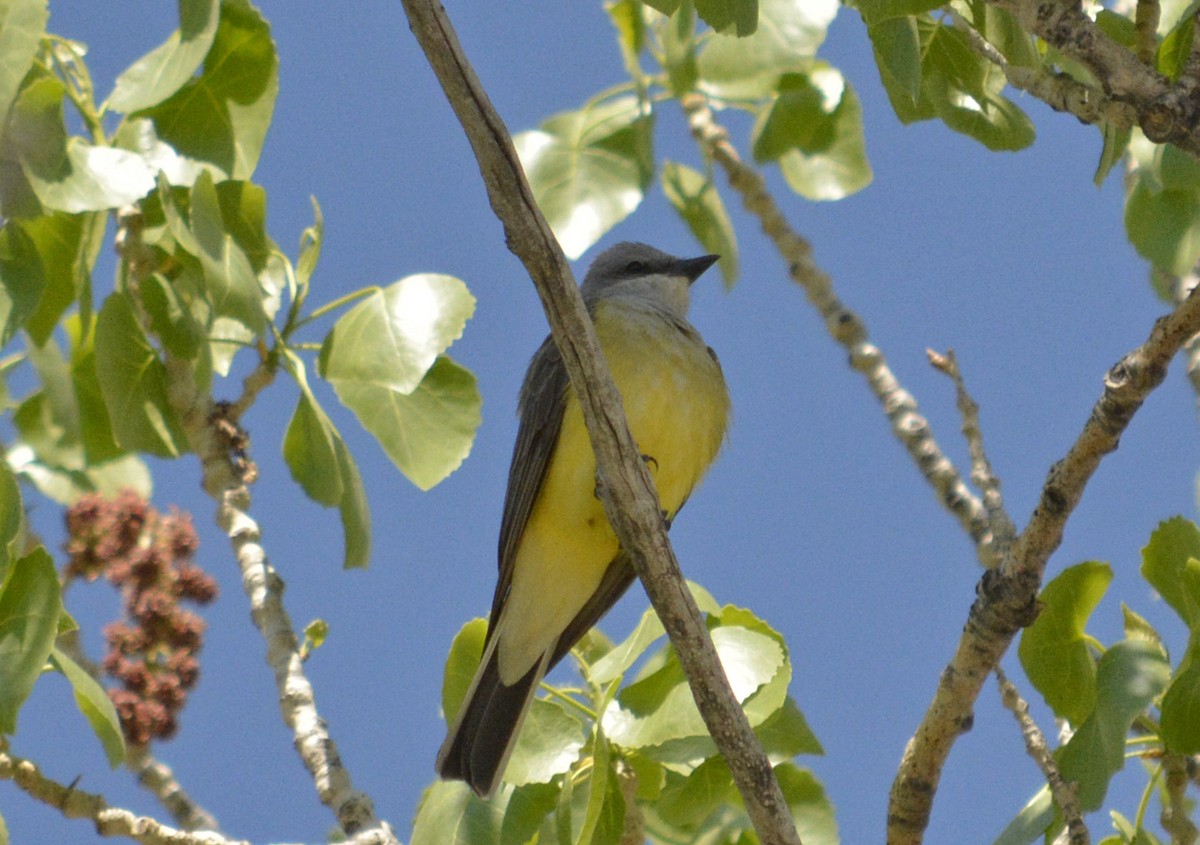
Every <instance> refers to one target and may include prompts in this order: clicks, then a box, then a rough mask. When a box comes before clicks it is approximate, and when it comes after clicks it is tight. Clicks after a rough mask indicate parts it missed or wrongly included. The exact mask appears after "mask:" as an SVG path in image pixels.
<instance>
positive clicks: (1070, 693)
mask: <svg viewBox="0 0 1200 845" xmlns="http://www.w3.org/2000/svg"><path fill="white" fill-rule="evenodd" d="M1111 582H1112V567H1110V566H1109V565H1108V564H1106V563H1099V562H1097V561H1088V562H1086V563H1080V564H1076V565H1075V566H1071V567H1068V568H1067V569H1065V570H1063V572H1062V573H1060V574H1059V575H1058V576H1057V577H1056V578H1054V580H1052V581H1051V582H1050V583H1048V584H1047V585H1046V586H1045V588H1044V589H1043V590H1042V594H1041V596H1040V600H1041V603H1042V612H1041V613H1040V614H1039V615H1038V618H1037V620H1036V621H1035V622H1034V623H1033V624H1032V625H1030V626H1029V627H1028V628H1026V629H1025V631H1024V633H1022V635H1021V644H1020V646H1019V647H1018V651H1017V653H1018V654H1019V656H1020V658H1021V666H1022V667H1023V668H1024V669H1025V674H1026V675H1028V676H1029V680H1030V681H1031V682H1032V683H1033V685H1034V687H1036V688H1037V690H1038V692H1040V693H1041V694H1042V696H1043V697H1044V698H1045V699H1046V703H1047V704H1049V705H1050V707H1051V708H1052V709H1053V710H1054V713H1055V715H1057V716H1058V717H1060V718H1063V719H1067V720H1068V721H1069V722H1070V723H1071V724H1072V725H1076V726H1078V725H1080V724H1081V723H1082V722H1083V720H1084V719H1086V718H1087V716H1088V714H1089V713H1091V712H1092V707H1093V705H1094V704H1095V702H1096V659H1095V657H1093V656H1092V651H1091V647H1090V645H1089V644H1088V638H1087V633H1086V630H1085V629H1086V626H1087V621H1088V618H1089V617H1090V616H1091V615H1092V611H1093V610H1095V609H1096V605H1097V604H1099V603H1100V599H1101V598H1102V597H1103V596H1104V593H1105V591H1106V590H1107V589H1108V585H1109V583H1111Z"/></svg>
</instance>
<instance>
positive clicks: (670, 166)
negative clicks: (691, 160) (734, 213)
mask: <svg viewBox="0 0 1200 845" xmlns="http://www.w3.org/2000/svg"><path fill="white" fill-rule="evenodd" d="M662 186H663V192H664V193H665V194H666V195H667V199H668V200H670V202H671V205H673V206H674V207H675V210H676V211H677V212H678V213H679V216H680V217H682V218H683V222H685V223H687V225H688V228H689V229H691V230H692V234H693V235H695V236H696V240H698V241H699V242H700V245H701V246H702V247H704V249H706V250H707V251H708V252H710V253H713V254H714V255H719V256H721V259H720V261H719V262H718V265H719V266H720V268H721V277H722V278H723V279H724V280H725V286H726V287H727V288H728V287H730V286H732V285H733V282H734V281H735V280H736V279H737V274H738V247H737V236H736V234H735V233H734V230H733V223H732V222H730V220H729V215H728V214H727V213H726V211H725V204H724V203H722V202H721V195H720V193H718V191H717V187H716V185H714V184H713V183H712V180H710V179H708V178H706V177H705V176H704V174H702V173H700V172H699V171H698V170H693V169H692V168H690V167H688V166H686V165H683V164H678V163H676V162H673V161H668V162H665V163H664V164H663V170H662Z"/></svg>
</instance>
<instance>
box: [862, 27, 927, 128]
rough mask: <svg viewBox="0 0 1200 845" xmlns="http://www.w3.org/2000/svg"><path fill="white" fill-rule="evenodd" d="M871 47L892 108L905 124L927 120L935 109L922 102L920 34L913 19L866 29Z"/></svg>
mask: <svg viewBox="0 0 1200 845" xmlns="http://www.w3.org/2000/svg"><path fill="white" fill-rule="evenodd" d="M867 35H868V36H870V38H871V48H872V50H873V51H874V54H875V63H876V64H877V65H878V66H879V75H880V78H881V79H882V80H883V85H884V88H885V89H886V90H887V93H888V96H889V97H890V98H891V101H892V108H894V109H895V110H896V114H897V116H899V118H900V120H901V121H903V122H905V123H911V122H912V121H914V120H928V119H929V118H931V117H933V116H934V112H933V109H932V108H931V107H930V106H929V105H928V104H924V108H922V103H921V78H922V72H921V53H922V49H921V33H920V29H919V27H918V26H917V20H916V18H914V17H910V16H907V15H906V16H903V17H889V18H887V19H885V20H882V21H880V22H879V23H877V24H874V25H872V26H869V27H868V28H867Z"/></svg>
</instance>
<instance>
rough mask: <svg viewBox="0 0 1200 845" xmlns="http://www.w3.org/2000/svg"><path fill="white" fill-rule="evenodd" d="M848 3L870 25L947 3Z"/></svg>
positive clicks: (870, 0)
mask: <svg viewBox="0 0 1200 845" xmlns="http://www.w3.org/2000/svg"><path fill="white" fill-rule="evenodd" d="M847 5H850V6H852V7H853V8H855V9H858V11H859V13H860V14H861V15H862V18H863V23H865V24H866V25H867V26H868V27H871V26H875V25H876V24H880V23H883V22H884V21H890V20H896V19H897V18H911V17H914V16H916V15H922V14H924V13H926V12H932V11H933V10H934V9H939V8H941V7H942V6H944V5H946V4H945V0H854V2H852V3H849V4H847Z"/></svg>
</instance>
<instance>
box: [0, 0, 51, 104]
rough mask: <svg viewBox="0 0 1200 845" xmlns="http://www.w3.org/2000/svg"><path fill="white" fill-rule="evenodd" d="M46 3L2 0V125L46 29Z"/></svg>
mask: <svg viewBox="0 0 1200 845" xmlns="http://www.w3.org/2000/svg"><path fill="white" fill-rule="evenodd" d="M46 4H47V0H0V126H3V124H4V118H5V116H6V115H7V114H8V109H9V106H11V105H12V103H13V100H15V99H16V98H17V91H18V90H19V89H20V87H21V81H22V80H23V79H24V78H25V74H26V73H28V72H29V68H30V66H31V65H32V64H33V57H34V55H35V54H36V53H37V49H38V45H39V44H40V43H41V40H42V35H43V34H44V33H45V31H46V19H47V18H48V17H49V14H50V13H49V11H48V10H47V8H46Z"/></svg>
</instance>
